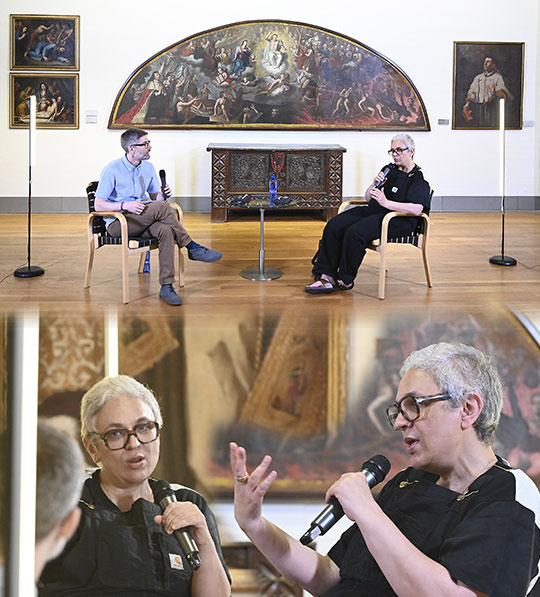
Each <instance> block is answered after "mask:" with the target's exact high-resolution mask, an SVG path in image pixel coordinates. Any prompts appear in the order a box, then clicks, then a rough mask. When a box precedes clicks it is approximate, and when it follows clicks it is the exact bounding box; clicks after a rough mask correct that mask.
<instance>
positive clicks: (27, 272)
mask: <svg viewBox="0 0 540 597" xmlns="http://www.w3.org/2000/svg"><path fill="white" fill-rule="evenodd" d="M44 273H45V270H44V269H43V268H42V267H39V265H23V266H22V267H18V268H17V269H16V270H15V271H14V272H13V275H14V276H15V277H16V278H35V277H36V276H41V275H43V274H44Z"/></svg>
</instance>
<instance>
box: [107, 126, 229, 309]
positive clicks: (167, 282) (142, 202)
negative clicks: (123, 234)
mask: <svg viewBox="0 0 540 597" xmlns="http://www.w3.org/2000/svg"><path fill="white" fill-rule="evenodd" d="M120 143H121V144H122V148H123V150H124V151H125V152H126V155H125V156H124V157H123V158H118V159H116V160H114V161H112V162H111V163H110V164H108V165H107V166H105V168H104V169H103V172H102V173H101V178H100V180H99V185H98V188H97V191H96V201H95V208H96V211H121V212H123V214H124V216H125V217H126V220H127V224H128V231H129V234H130V235H132V236H154V237H156V238H157V239H158V245H159V283H160V284H161V290H160V293H159V296H160V298H162V299H163V300H164V301H166V302H167V303H168V304H169V305H181V304H182V299H181V298H180V297H179V296H178V294H177V293H176V291H175V290H174V288H173V282H174V245H175V244H177V245H178V246H179V247H187V250H188V256H189V258H190V259H193V260H195V261H206V262H212V261H218V260H219V259H221V257H222V254H221V253H220V252H219V251H213V250H212V249H207V248H206V247H203V246H201V245H199V244H197V243H196V242H195V241H193V240H191V237H190V236H189V234H188V233H187V231H186V229H185V228H184V227H183V226H182V225H181V224H180V222H179V221H178V219H177V218H176V216H175V215H174V213H173V212H172V211H171V209H170V207H169V206H168V205H167V204H166V199H167V197H170V196H171V195H172V192H171V189H170V188H169V185H166V186H165V187H164V189H163V191H164V193H165V195H166V196H164V194H163V191H162V190H161V187H160V180H159V178H158V176H157V174H156V170H155V169H154V166H152V164H150V162H148V161H147V160H149V159H150V150H151V149H152V146H151V145H150V141H149V140H148V133H147V132H146V131H143V130H142V129H136V128H131V129H127V130H125V131H124V132H123V133H122V136H121V137H120ZM147 194H148V195H149V196H150V198H148V197H147ZM105 223H106V226H107V233H108V234H110V235H111V236H120V222H119V221H118V220H117V219H116V218H105Z"/></svg>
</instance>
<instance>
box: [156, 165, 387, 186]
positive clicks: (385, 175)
mask: <svg viewBox="0 0 540 597" xmlns="http://www.w3.org/2000/svg"><path fill="white" fill-rule="evenodd" d="M393 167H394V166H393V165H392V164H389V165H388V166H386V167H385V169H384V170H383V171H382V173H383V176H384V178H383V179H382V180H378V181H377V182H376V183H375V184H374V185H373V188H374V189H380V188H381V187H382V186H383V184H384V183H385V181H386V177H387V176H388V172H390V170H392V168H393ZM161 172H163V170H162V171H161ZM161 172H160V174H159V175H160V176H161ZM163 176H165V173H163Z"/></svg>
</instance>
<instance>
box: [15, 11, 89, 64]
mask: <svg viewBox="0 0 540 597" xmlns="http://www.w3.org/2000/svg"><path fill="white" fill-rule="evenodd" d="M79 20H80V17H78V16H58V15H10V41H11V43H10V48H11V69H12V70H79Z"/></svg>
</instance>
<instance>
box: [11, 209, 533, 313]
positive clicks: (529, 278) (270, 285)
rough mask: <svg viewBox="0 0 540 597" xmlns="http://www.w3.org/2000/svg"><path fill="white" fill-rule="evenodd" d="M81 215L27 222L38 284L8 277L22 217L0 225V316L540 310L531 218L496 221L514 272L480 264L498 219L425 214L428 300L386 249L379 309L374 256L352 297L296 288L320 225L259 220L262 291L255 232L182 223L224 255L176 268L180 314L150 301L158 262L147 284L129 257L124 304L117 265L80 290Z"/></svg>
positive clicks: (237, 220)
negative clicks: (265, 276)
mask: <svg viewBox="0 0 540 597" xmlns="http://www.w3.org/2000/svg"><path fill="white" fill-rule="evenodd" d="M86 220H87V217H86V215H84V214H76V215H73V214H59V215H52V214H47V215H34V216H33V220H32V264H36V265H40V266H42V267H43V268H44V269H45V275H44V276H41V277H39V278H33V279H20V278H15V277H14V276H13V271H14V270H15V269H16V268H17V267H19V266H21V265H24V264H25V261H26V243H27V240H26V230H27V220H26V216H25V215H19V214H3V215H0V255H1V256H2V257H1V265H0V307H1V308H2V310H3V311H11V310H12V309H18V308H21V307H22V306H39V307H40V308H41V309H43V310H53V311H54V310H61V311H73V312H77V311H79V310H84V311H85V312H87V313H88V311H93V310H97V311H98V312H99V311H100V310H102V309H103V308H104V307H106V306H110V305H113V306H117V307H118V308H119V309H123V310H124V312H125V313H134V312H145V313H147V314H150V313H155V314H162V315H171V316H176V315H179V314H180V313H181V315H182V317H187V316H189V314H192V315H193V316H200V317H204V315H205V313H208V312H209V310H211V311H213V312H216V311H219V312H223V313H226V312H227V311H228V310H231V311H234V312H238V310H249V309H253V308H256V309H265V310H266V309H268V310H270V311H271V310H273V309H276V310H279V309H281V308H283V306H284V305H287V306H292V305H294V306H297V307H298V308H299V309H303V310H304V309H308V310H310V311H312V312H313V313H317V312H325V311H327V310H333V309H338V310H341V309H343V308H344V309H347V310H351V311H352V312H357V313H359V314H378V315H379V316H385V315H387V314H389V313H392V314H395V313H413V312H426V311H431V312H433V313H437V312H446V311H448V310H457V311H471V312H482V311H484V310H486V309H488V308H493V307H495V308H496V307H499V306H506V307H509V308H511V309H514V310H523V311H527V312H531V311H535V312H537V311H539V310H540V214H539V213H510V214H507V216H506V239H505V253H506V254H507V255H511V256H512V257H514V258H516V259H517V260H518V265H517V266H516V267H500V266H495V265H492V264H490V263H489V261H488V260H489V257H490V256H492V255H496V254H500V234H501V218H500V214H498V213H452V214H450V213H444V214H441V213H434V214H432V216H431V221H432V235H431V239H430V249H429V257H430V266H431V272H432V276H433V288H431V289H428V288H427V286H426V283H425V276H424V270H423V266H422V259H421V254H420V251H419V250H418V249H416V248H415V247H411V246H406V247H402V246H394V247H392V253H391V255H390V257H389V262H388V263H389V271H388V275H387V286H386V299H385V300H384V301H380V300H378V299H377V282H378V259H379V258H378V255H375V254H373V253H368V255H367V256H366V259H365V261H364V264H363V265H362V267H361V269H360V271H359V274H358V276H357V279H356V285H355V287H354V289H353V290H352V291H351V292H340V293H334V294H332V295H327V296H309V295H307V294H306V293H304V292H303V287H304V285H305V284H306V283H308V282H309V281H310V279H311V277H310V271H311V265H310V259H311V257H312V256H313V254H314V252H315V250H316V247H317V243H318V239H319V238H320V235H321V232H322V229H323V227H324V222H323V221H322V220H319V219H314V218H313V217H311V216H309V215H302V216H300V215H293V214H290V213H289V214H276V215H271V216H270V217H268V218H267V219H266V223H265V249H266V265H267V266H269V267H274V268H278V269H281V270H282V271H283V276H282V277H281V278H280V279H278V280H274V281H271V282H251V281H249V280H245V279H244V278H242V277H241V276H240V275H239V272H240V271H241V270H243V269H244V268H246V267H250V266H256V265H258V249H259V221H258V217H257V216H255V215H253V216H251V215H247V216H244V215H235V216H234V217H233V219H230V220H229V221H228V222H226V223H224V224H211V223H210V216H209V214H186V215H185V225H186V227H187V229H188V230H189V232H190V234H191V235H192V237H193V238H194V239H195V240H197V241H198V242H200V243H202V244H205V245H207V246H210V247H212V248H216V249H219V250H221V251H223V253H224V257H223V259H222V260H221V261H220V262H218V263H214V264H205V263H199V262H192V261H189V260H186V285H185V288H184V289H182V290H181V296H182V298H183V301H184V305H183V306H182V307H179V308H178V307H177V308H173V307H169V306H168V305H166V304H165V303H164V302H163V301H160V300H158V292H159V282H158V277H157V270H158V263H157V252H156V251H154V252H152V272H151V273H150V274H142V275H139V274H137V259H138V257H137V256H133V257H131V258H130V275H129V282H130V298H131V300H130V303H129V304H128V305H123V304H122V288H121V277H120V272H121V266H120V254H119V253H118V256H116V255H114V254H112V251H111V250H109V249H102V250H99V251H98V252H97V255H96V261H95V264H94V272H93V276H92V285H91V287H90V288H89V289H86V290H85V289H83V279H84V273H85V267H86V259H87V237H86Z"/></svg>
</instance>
